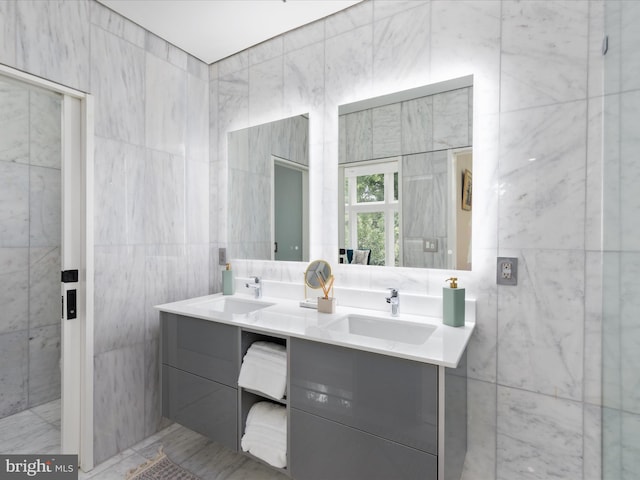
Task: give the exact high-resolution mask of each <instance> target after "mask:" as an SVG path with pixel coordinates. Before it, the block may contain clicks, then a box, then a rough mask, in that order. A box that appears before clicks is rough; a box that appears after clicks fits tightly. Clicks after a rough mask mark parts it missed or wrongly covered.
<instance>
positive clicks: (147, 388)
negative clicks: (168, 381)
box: [144, 338, 162, 437]
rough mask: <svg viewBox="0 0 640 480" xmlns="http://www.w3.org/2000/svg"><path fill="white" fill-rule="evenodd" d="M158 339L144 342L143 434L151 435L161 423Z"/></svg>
mask: <svg viewBox="0 0 640 480" xmlns="http://www.w3.org/2000/svg"><path fill="white" fill-rule="evenodd" d="M160 375H161V373H160V339H159V338H155V339H153V340H149V339H147V341H145V343H144V436H145V437H147V436H149V435H153V434H154V433H156V432H157V431H158V429H159V428H160V425H161V424H162V389H161V387H160Z"/></svg>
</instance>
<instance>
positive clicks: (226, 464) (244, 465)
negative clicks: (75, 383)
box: [0, 400, 289, 480]
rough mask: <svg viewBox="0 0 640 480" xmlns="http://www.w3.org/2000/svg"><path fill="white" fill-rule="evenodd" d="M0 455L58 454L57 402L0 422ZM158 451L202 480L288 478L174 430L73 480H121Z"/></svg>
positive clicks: (189, 433) (196, 436)
mask: <svg viewBox="0 0 640 480" xmlns="http://www.w3.org/2000/svg"><path fill="white" fill-rule="evenodd" d="M0 432H2V435H1V436H0V452H1V453H4V454H14V453H57V452H59V451H60V400H56V401H53V402H49V403H47V404H44V405H40V406H38V407H35V408H32V409H30V410H25V411H24V412H20V413H17V414H15V415H12V416H10V417H6V418H3V419H0ZM160 446H163V447H164V452H165V453H166V454H167V456H168V457H169V458H170V459H171V460H172V461H174V462H175V463H177V464H179V465H181V466H182V467H183V468H185V469H187V470H189V471H190V472H192V473H194V474H195V475H197V476H199V477H200V478H202V480H287V479H288V478H289V477H287V476H285V475H283V474H281V473H280V472H277V471H274V470H272V469H271V468H269V467H267V466H265V465H262V464H261V463H259V462H256V461H255V460H252V459H250V458H247V457H245V456H244V455H241V454H238V453H234V452H232V451H230V450H229V449H227V448H225V447H223V446H221V445H219V444H217V443H214V442H211V441H209V440H207V439H206V438H205V437H203V436H202V435H200V434H198V433H195V432H193V431H191V430H189V429H187V428H184V427H182V426H180V425H177V424H172V425H170V426H168V427H166V428H165V429H163V430H161V431H159V432H158V433H156V434H155V435H152V436H151V437H149V438H146V439H145V440H143V441H142V442H140V443H138V444H137V445H134V446H132V447H130V448H128V449H127V450H125V451H123V452H121V453H120V454H118V455H116V456H115V457H113V458H111V459H109V460H107V461H106V462H104V463H102V464H100V465H97V466H96V467H95V468H94V469H93V470H91V471H90V472H80V475H79V477H78V478H79V480H85V479H91V480H122V479H124V478H125V476H126V474H127V472H128V471H129V470H131V469H132V468H135V467H137V466H138V465H140V464H142V463H144V462H146V461H147V460H148V459H150V458H153V457H155V456H156V454H157V453H158V449H159V448H160Z"/></svg>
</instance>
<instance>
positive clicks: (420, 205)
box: [338, 76, 473, 270]
mask: <svg viewBox="0 0 640 480" xmlns="http://www.w3.org/2000/svg"><path fill="white" fill-rule="evenodd" d="M339 115H340V118H339V128H340V147H339V148H340V150H339V169H338V171H339V201H338V204H339V208H340V212H339V225H338V232H339V242H340V249H339V252H338V253H339V259H338V261H339V262H340V263H359V264H365V265H386V266H396V267H422V268H446V269H456V270H471V241H472V236H471V233H472V232H471V215H472V206H473V202H472V198H473V197H472V176H473V159H472V131H473V77H472V76H469V77H463V78H459V79H455V80H450V81H447V82H441V83H438V84H433V85H428V86H425V87H419V88H415V89H411V90H406V91H403V92H397V93H394V94H390V95H385V96H381V97H376V98H371V99H367V100H363V101H360V102H355V103H351V104H348V105H342V106H340V108H339Z"/></svg>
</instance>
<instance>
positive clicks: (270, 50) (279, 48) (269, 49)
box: [249, 36, 284, 65]
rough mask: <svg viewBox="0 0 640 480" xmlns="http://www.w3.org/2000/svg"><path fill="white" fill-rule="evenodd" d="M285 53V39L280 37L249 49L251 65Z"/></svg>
mask: <svg viewBox="0 0 640 480" xmlns="http://www.w3.org/2000/svg"><path fill="white" fill-rule="evenodd" d="M283 53H284V37H283V36H278V37H274V38H271V39H269V40H266V41H264V42H262V43H259V44H258V45H256V46H254V47H251V48H250V49H249V65H255V64H257V63H262V62H265V61H267V60H271V59H272V58H274V57H279V56H282V54H283Z"/></svg>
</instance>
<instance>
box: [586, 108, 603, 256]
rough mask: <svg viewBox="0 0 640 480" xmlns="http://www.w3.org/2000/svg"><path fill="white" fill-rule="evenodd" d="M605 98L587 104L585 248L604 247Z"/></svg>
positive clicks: (596, 248) (595, 248) (597, 248)
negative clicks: (603, 123) (603, 161)
mask: <svg viewBox="0 0 640 480" xmlns="http://www.w3.org/2000/svg"><path fill="white" fill-rule="evenodd" d="M602 104H603V98H602V97H596V98H592V99H590V100H589V103H588V105H587V108H588V115H589V123H588V125H587V128H588V132H587V171H586V175H587V178H586V181H587V183H586V213H585V248H586V249H587V250H600V249H601V248H602V182H603V175H602V170H603V168H602V167H603V165H602V154H603V145H602V141H603V138H602V120H603V118H604V117H603V112H602V110H603V105H602Z"/></svg>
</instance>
